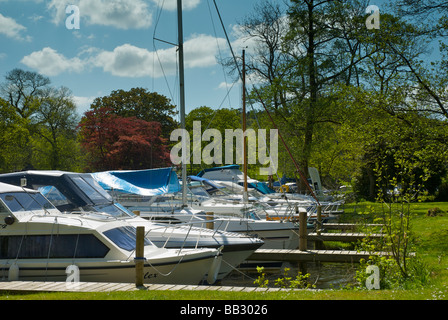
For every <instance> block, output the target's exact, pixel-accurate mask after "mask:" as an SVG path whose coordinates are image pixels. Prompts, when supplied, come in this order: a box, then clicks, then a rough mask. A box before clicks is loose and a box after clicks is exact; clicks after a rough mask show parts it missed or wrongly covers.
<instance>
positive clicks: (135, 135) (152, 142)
mask: <svg viewBox="0 0 448 320" xmlns="http://www.w3.org/2000/svg"><path fill="white" fill-rule="evenodd" d="M79 127H80V132H79V138H80V141H81V144H82V147H83V148H84V150H85V151H86V152H87V153H88V162H89V163H88V168H87V169H88V170H91V171H103V170H119V169H148V168H158V167H165V166H169V165H170V154H169V151H168V147H167V145H166V139H164V138H162V137H161V125H160V123H158V122H155V121H154V122H148V121H145V120H140V119H137V118H135V117H128V118H125V117H121V116H118V115H116V114H115V112H114V110H113V109H111V108H107V107H102V108H96V109H95V110H91V111H87V112H86V113H85V115H84V117H83V118H82V119H81V122H80V124H79Z"/></svg>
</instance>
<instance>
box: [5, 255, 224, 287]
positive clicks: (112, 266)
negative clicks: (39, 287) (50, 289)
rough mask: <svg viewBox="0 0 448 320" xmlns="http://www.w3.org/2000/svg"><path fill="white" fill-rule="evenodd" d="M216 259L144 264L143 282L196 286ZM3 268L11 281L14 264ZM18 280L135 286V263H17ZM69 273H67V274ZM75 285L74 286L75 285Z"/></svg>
mask: <svg viewBox="0 0 448 320" xmlns="http://www.w3.org/2000/svg"><path fill="white" fill-rule="evenodd" d="M214 258H215V256H211V255H198V256H197V257H195V258H192V257H185V256H179V257H177V258H171V259H158V260H157V259H156V260H150V261H147V262H145V264H144V268H143V282H144V283H147V284H185V285H197V284H199V283H200V282H201V281H202V280H203V275H204V274H206V273H208V272H209V271H210V268H211V266H212V263H213V260H214ZM0 263H1V264H2V266H3V274H2V278H6V279H7V278H8V271H9V268H10V266H11V265H8V263H11V261H0ZM16 264H17V266H18V271H17V277H14V278H13V279H10V280H15V281H64V282H71V281H73V282H74V283H76V282H77V281H79V282H114V283H134V282H135V280H136V269H135V262H134V261H133V260H128V261H97V262H93V261H90V262H82V261H76V262H75V263H73V260H65V261H57V262H55V261H50V262H48V263H46V262H42V261H24V260H18V261H17V263H16ZM73 264H74V265H76V266H77V267H78V268H79V278H75V277H74V275H75V273H73V272H68V271H67V267H68V266H70V265H73ZM67 272H68V273H67ZM73 282H72V283H73Z"/></svg>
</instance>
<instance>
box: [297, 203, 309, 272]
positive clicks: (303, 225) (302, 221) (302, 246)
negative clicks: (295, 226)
mask: <svg viewBox="0 0 448 320" xmlns="http://www.w3.org/2000/svg"><path fill="white" fill-rule="evenodd" d="M297 211H299V208H298V206H296V213H297ZM306 216H307V212H306V210H305V211H301V212H300V213H299V250H300V251H306V248H307V239H306V237H307V221H306V220H307V219H306ZM298 267H299V270H300V272H301V273H302V274H306V273H307V272H306V262H299V263H298Z"/></svg>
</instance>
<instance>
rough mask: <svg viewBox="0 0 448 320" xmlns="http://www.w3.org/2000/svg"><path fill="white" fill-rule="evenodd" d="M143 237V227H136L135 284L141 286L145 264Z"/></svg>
mask: <svg viewBox="0 0 448 320" xmlns="http://www.w3.org/2000/svg"><path fill="white" fill-rule="evenodd" d="M144 238H145V227H137V240H136V241H137V242H136V247H135V258H134V261H135V286H136V287H142V286H143V269H144V265H145V257H144V248H145V246H144V241H145V240H144Z"/></svg>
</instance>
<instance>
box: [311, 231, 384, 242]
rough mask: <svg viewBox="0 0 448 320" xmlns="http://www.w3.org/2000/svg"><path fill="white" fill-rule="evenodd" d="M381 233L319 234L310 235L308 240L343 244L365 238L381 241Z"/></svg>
mask: <svg viewBox="0 0 448 320" xmlns="http://www.w3.org/2000/svg"><path fill="white" fill-rule="evenodd" d="M382 237H383V234H381V233H372V234H370V233H359V232H340V233H339V232H338V233H336V232H332V233H330V232H321V233H320V234H319V233H317V232H312V233H308V235H307V239H308V240H309V241H341V242H356V241H359V240H362V239H364V238H370V239H381V238H382Z"/></svg>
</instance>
